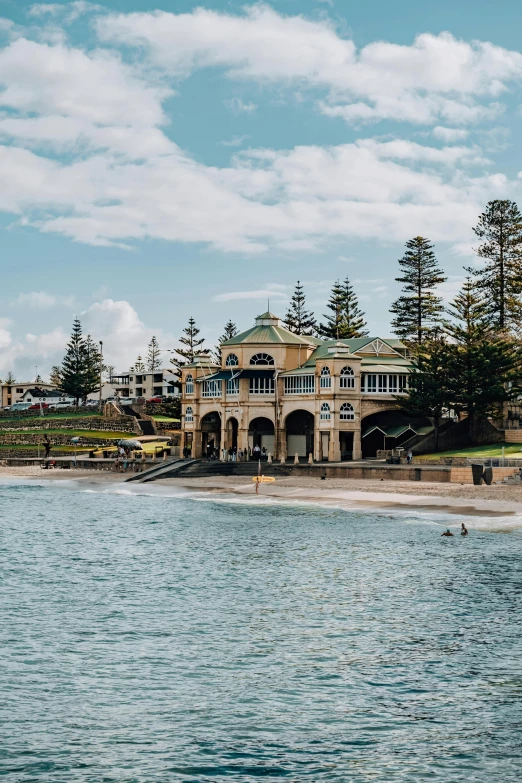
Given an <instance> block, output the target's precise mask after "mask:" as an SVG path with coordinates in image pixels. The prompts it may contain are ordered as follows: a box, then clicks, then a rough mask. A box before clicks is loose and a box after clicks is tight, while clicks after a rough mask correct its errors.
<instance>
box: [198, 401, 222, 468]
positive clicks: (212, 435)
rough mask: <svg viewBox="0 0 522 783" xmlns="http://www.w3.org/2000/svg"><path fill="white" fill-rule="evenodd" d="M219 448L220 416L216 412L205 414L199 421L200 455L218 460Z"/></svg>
mask: <svg viewBox="0 0 522 783" xmlns="http://www.w3.org/2000/svg"><path fill="white" fill-rule="evenodd" d="M220 448H221V416H220V414H219V413H218V412H217V411H212V413H207V415H206V416H203V418H202V419H201V454H202V456H203V457H207V458H210V457H217V458H219V456H220V453H219V450H220Z"/></svg>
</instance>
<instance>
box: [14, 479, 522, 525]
mask: <svg viewBox="0 0 522 783" xmlns="http://www.w3.org/2000/svg"><path fill="white" fill-rule="evenodd" d="M129 475H130V474H129ZM4 477H5V478H9V477H12V478H28V479H29V480H31V479H38V480H52V481H57V480H58V481H59V480H69V481H71V480H73V481H82V482H88V483H90V484H103V485H106V484H109V483H122V482H124V481H125V478H126V477H127V476H126V475H125V474H121V473H114V472H113V471H100V470H49V471H47V470H42V469H41V468H40V467H39V466H28V467H0V481H1V479H2V478H4ZM128 487H129V489H130V488H131V487H132V489H133V491H137V490H138V489H139V488H142V489H143V488H145V487H147V489H152V488H155V489H156V488H157V490H158V491H163V490H165V489H167V488H168V487H173V488H174V487H176V488H177V489H179V490H186V491H188V492H196V493H202V492H204V493H215V494H216V495H236V496H239V497H241V496H243V497H245V496H255V486H254V483H253V482H252V480H251V479H250V477H235V476H230V477H219V478H218V477H216V478H212V477H209V478H193V479H191V478H182V477H180V478H169V479H161V480H158V481H155V482H150V483H147V484H139V483H132V484H129V485H128ZM153 491H154V490H153ZM259 496H260V497H261V498H263V497H265V498H270V499H272V500H274V501H277V500H280V501H283V502H293V503H313V504H319V505H324V506H330V507H337V508H345V509H354V508H364V507H370V506H371V507H373V508H379V509H386V508H387V509H394V508H395V509H399V508H410V509H411V510H416V511H429V510H433V511H437V512H447V513H450V514H458V515H460V516H462V515H469V516H481V517H490V518H494V517H512V516H515V515H522V485H519V486H517V485H504V484H493V485H491V486H489V487H488V486H486V485H485V484H483V485H482V486H473V485H471V484H464V485H462V484H442V483H440V484H439V483H431V482H420V481H419V482H417V481H416V482H412V481H380V480H374V479H326V480H324V481H323V480H321V479H320V478H311V477H309V476H306V477H302V478H300V477H288V478H278V479H277V481H275V482H274V483H271V484H262V485H261V486H260V490H259Z"/></svg>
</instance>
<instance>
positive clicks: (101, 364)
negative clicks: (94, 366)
mask: <svg viewBox="0 0 522 783" xmlns="http://www.w3.org/2000/svg"><path fill="white" fill-rule="evenodd" d="M102 375H103V342H102V341H101V340H100V413H101V412H102Z"/></svg>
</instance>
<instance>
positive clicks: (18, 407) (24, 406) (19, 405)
mask: <svg viewBox="0 0 522 783" xmlns="http://www.w3.org/2000/svg"><path fill="white" fill-rule="evenodd" d="M30 407H31V403H30V402H15V403H13V404H12V405H11V410H12V411H27V410H29V408H30Z"/></svg>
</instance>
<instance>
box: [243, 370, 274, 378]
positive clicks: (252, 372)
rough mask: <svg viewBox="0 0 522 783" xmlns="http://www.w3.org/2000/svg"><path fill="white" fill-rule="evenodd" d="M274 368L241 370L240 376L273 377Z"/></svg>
mask: <svg viewBox="0 0 522 783" xmlns="http://www.w3.org/2000/svg"><path fill="white" fill-rule="evenodd" d="M273 377H274V370H241V378H273Z"/></svg>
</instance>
